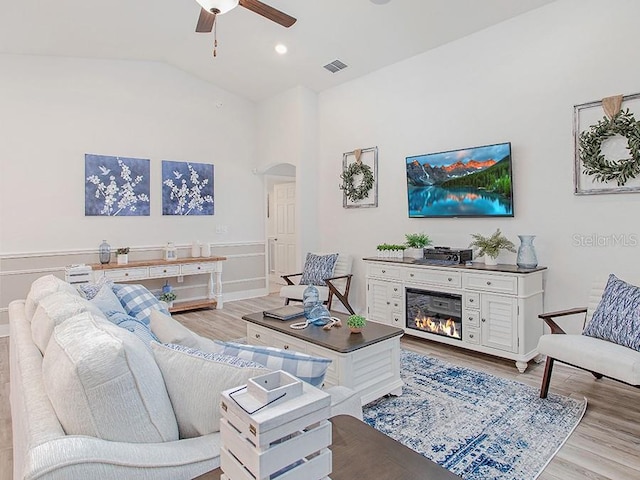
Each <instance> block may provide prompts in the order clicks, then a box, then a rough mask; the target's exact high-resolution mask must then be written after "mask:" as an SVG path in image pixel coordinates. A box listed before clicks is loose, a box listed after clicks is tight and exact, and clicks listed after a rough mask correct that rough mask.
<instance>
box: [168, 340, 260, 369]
mask: <svg viewBox="0 0 640 480" xmlns="http://www.w3.org/2000/svg"><path fill="white" fill-rule="evenodd" d="M163 345H164V346H165V347H167V348H170V349H171V350H175V351H176V352H182V353H184V354H186V355H191V356H192V357H198V358H204V359H205V360H211V361H213V362H219V363H226V364H227V365H234V366H236V367H240V368H264V369H265V370H267V367H265V366H264V365H262V364H260V363H257V362H253V361H251V360H245V359H244V358H241V357H236V356H232V355H225V354H224V353H210V352H203V351H202V350H198V349H197V348H191V347H186V346H184V345H178V344H176V343H165V344H163Z"/></svg>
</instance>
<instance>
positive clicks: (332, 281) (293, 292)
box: [280, 253, 355, 314]
mask: <svg viewBox="0 0 640 480" xmlns="http://www.w3.org/2000/svg"><path fill="white" fill-rule="evenodd" d="M352 266H353V257H351V255H347V254H344V253H339V254H338V259H337V260H336V263H335V266H334V268H333V273H332V274H331V275H330V276H329V277H327V278H324V282H325V284H326V286H322V285H316V288H317V289H318V293H319V294H320V300H321V301H322V302H323V303H325V304H326V305H327V308H328V309H329V310H331V304H332V302H333V297H336V298H337V299H338V300H339V301H340V303H342V304H343V305H344V307H345V308H346V309H347V311H348V312H349V313H351V314H354V313H355V311H354V310H353V308H352V307H351V305H350V304H349V288H350V286H351V277H352V274H351V268H352ZM303 273H304V272H300V273H292V274H288V275H283V276H282V278H284V280H285V281H286V282H287V285H285V286H284V287H282V288H281V289H280V296H281V297H283V298H284V299H285V301H284V304H285V305H288V304H289V301H291V300H294V301H299V302H301V301H302V294H303V293H304V290H305V289H306V288H307V287H308V285H305V284H300V283H298V284H296V283H294V282H293V281H292V280H291V278H293V277H298V276H299V277H302V275H303ZM298 281H300V280H298Z"/></svg>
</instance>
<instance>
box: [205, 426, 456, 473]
mask: <svg viewBox="0 0 640 480" xmlns="http://www.w3.org/2000/svg"><path fill="white" fill-rule="evenodd" d="M329 421H330V422H331V423H332V437H331V446H330V447H329V449H330V450H331V453H332V456H333V472H331V479H332V480H354V479H357V478H375V479H378V480H415V479H417V478H420V479H423V480H461V478H462V477H459V476H458V475H455V474H453V473H451V472H450V471H449V470H446V469H444V468H443V467H441V466H440V465H438V464H437V463H434V462H432V461H431V460H429V459H428V458H426V457H423V456H422V455H420V454H419V453H417V452H414V451H413V450H411V449H410V448H408V447H405V446H404V445H402V444H401V443H399V442H396V441H395V440H394V439H393V438H391V437H388V436H386V435H384V434H383V433H380V432H379V431H377V430H376V429H375V428H373V427H370V426H369V425H367V424H366V423H364V422H361V421H360V420H358V419H357V418H354V417H350V416H348V415H338V416H335V417H333V418H330V419H329ZM221 473H222V472H221V471H220V469H219V468H217V469H215V470H214V471H212V472H209V473H205V474H204V475H202V476H201V477H198V479H199V480H218V479H219V478H220V474H221Z"/></svg>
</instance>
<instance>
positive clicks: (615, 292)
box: [582, 274, 640, 351]
mask: <svg viewBox="0 0 640 480" xmlns="http://www.w3.org/2000/svg"><path fill="white" fill-rule="evenodd" d="M582 334H583V335H587V336H589V337H595V338H601V339H603V340H608V341H610V342H613V343H617V344H618V345H623V346H625V347H629V348H632V349H634V350H637V351H640V288H638V287H636V286H635V285H631V284H629V283H627V282H625V281H624V280H620V279H619V278H618V277H616V276H615V275H613V274H611V275H609V280H608V281H607V286H606V287H605V289H604V293H603V294H602V299H601V300H600V303H599V304H598V306H597V307H596V310H595V312H593V317H591V321H590V322H589V324H588V325H587V326H586V327H585V329H584V331H583V332H582Z"/></svg>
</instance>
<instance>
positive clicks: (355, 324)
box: [347, 315, 367, 333]
mask: <svg viewBox="0 0 640 480" xmlns="http://www.w3.org/2000/svg"><path fill="white" fill-rule="evenodd" d="M366 324H367V319H366V318H364V317H363V316H362V315H350V316H349V318H347V327H349V330H351V333H360V332H362V328H363V327H364V326H365V325H366Z"/></svg>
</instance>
